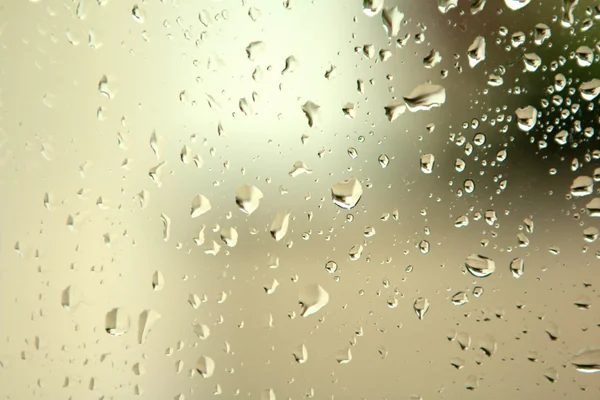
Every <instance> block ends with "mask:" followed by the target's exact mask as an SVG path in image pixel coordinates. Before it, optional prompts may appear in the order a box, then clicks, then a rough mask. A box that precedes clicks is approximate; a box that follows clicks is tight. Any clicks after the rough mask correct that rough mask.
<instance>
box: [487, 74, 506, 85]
mask: <svg viewBox="0 0 600 400" xmlns="http://www.w3.org/2000/svg"><path fill="white" fill-rule="evenodd" d="M487 83H488V85H490V86H492V87H498V86H502V85H503V84H504V79H503V78H502V77H501V76H499V75H494V74H490V75H489V76H488V82H487Z"/></svg>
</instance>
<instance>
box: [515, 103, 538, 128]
mask: <svg viewBox="0 0 600 400" xmlns="http://www.w3.org/2000/svg"><path fill="white" fill-rule="evenodd" d="M537 114H538V112H537V110H536V109H535V107H533V106H526V107H523V108H517V110H516V111H515V115H516V117H517V125H518V126H519V129H521V130H522V131H524V132H529V131H530V130H531V129H533V127H534V126H535V124H536V123H537Z"/></svg>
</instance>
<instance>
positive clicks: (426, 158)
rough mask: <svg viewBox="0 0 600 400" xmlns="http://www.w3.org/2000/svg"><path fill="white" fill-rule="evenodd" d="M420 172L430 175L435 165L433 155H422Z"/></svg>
mask: <svg viewBox="0 0 600 400" xmlns="http://www.w3.org/2000/svg"><path fill="white" fill-rule="evenodd" d="M420 165H421V171H423V173H425V174H431V173H432V172H433V167H434V165H435V156H434V155H433V154H424V155H422V156H421V159H420Z"/></svg>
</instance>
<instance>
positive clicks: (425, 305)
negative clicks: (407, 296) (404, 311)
mask: <svg viewBox="0 0 600 400" xmlns="http://www.w3.org/2000/svg"><path fill="white" fill-rule="evenodd" d="M413 309H414V310H415V314H417V317H418V318H419V319H423V318H425V313H427V311H428V310H429V301H428V300H427V299H426V298H425V297H419V298H418V299H416V300H415V302H414V303H413Z"/></svg>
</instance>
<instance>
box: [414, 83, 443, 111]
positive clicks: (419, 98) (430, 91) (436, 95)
mask: <svg viewBox="0 0 600 400" xmlns="http://www.w3.org/2000/svg"><path fill="white" fill-rule="evenodd" d="M404 102H405V103H406V107H408V109H409V110H410V111H412V112H415V111H426V110H430V109H432V108H434V107H440V106H441V105H442V104H444V103H445V102H446V89H444V87H442V86H440V85H434V84H431V83H424V84H422V85H419V86H417V87H416V88H415V89H414V90H413V91H412V92H411V93H410V94H409V95H408V96H406V97H404Z"/></svg>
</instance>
